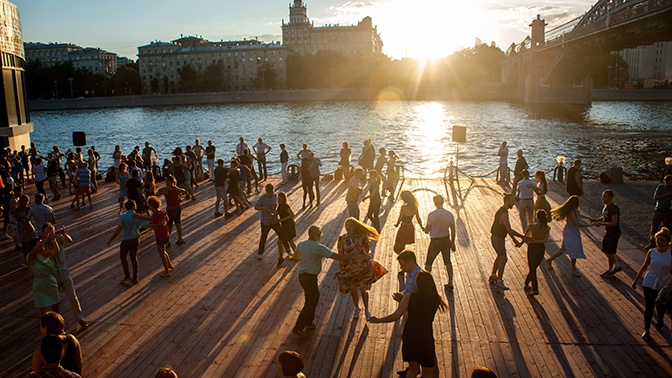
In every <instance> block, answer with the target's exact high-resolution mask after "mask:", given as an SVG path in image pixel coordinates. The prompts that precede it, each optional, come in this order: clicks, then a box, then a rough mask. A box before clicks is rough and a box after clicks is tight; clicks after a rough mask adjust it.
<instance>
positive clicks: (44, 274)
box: [26, 223, 72, 314]
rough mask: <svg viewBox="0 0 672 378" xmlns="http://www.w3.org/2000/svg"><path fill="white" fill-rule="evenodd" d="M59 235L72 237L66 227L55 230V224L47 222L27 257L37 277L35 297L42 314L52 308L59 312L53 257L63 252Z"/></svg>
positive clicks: (34, 285)
mask: <svg viewBox="0 0 672 378" xmlns="http://www.w3.org/2000/svg"><path fill="white" fill-rule="evenodd" d="M58 235H63V236H64V237H68V238H69V237H70V236H68V235H67V232H66V229H65V227H63V228H61V229H60V230H58V231H54V226H52V225H51V223H45V227H44V233H43V234H42V239H41V240H40V241H39V242H38V243H37V245H36V246H35V248H33V249H32V250H31V251H30V253H29V254H28V257H26V261H27V262H28V266H30V269H31V270H32V271H33V274H34V275H35V279H34V280H33V297H34V299H35V307H37V308H38V309H39V310H40V313H41V314H45V313H46V312H47V311H49V310H50V309H51V310H52V311H54V312H59V303H60V302H61V296H60V293H59V291H58V281H57V280H56V276H54V274H55V273H56V272H57V268H56V263H55V262H54V259H52V258H51V257H52V256H56V255H58V254H59V253H60V252H61V244H59V242H58V239H57V238H56V237H57V236H58ZM70 241H72V239H70Z"/></svg>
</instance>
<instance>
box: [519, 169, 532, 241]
mask: <svg viewBox="0 0 672 378" xmlns="http://www.w3.org/2000/svg"><path fill="white" fill-rule="evenodd" d="M521 175H522V176H523V179H522V180H520V181H519V182H518V187H517V188H516V197H518V198H519V199H520V204H519V205H518V212H519V213H520V224H521V225H522V226H523V233H524V232H525V230H527V222H528V219H529V222H530V223H532V222H534V190H535V189H536V188H537V186H536V185H534V183H533V182H532V180H530V172H529V171H528V170H527V169H524V170H523V172H521Z"/></svg>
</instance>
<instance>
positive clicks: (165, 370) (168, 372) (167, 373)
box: [154, 367, 177, 378]
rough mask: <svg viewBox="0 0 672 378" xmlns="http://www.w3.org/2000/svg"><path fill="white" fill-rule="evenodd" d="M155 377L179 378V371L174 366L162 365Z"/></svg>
mask: <svg viewBox="0 0 672 378" xmlns="http://www.w3.org/2000/svg"><path fill="white" fill-rule="evenodd" d="M154 378H177V372H175V370H173V368H170V367H162V368H160V369H159V370H158V371H157V372H156V374H155V375H154Z"/></svg>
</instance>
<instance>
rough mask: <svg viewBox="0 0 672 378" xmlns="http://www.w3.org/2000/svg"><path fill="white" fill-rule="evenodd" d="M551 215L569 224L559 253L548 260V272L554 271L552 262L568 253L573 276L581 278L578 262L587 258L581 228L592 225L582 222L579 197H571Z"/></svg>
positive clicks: (564, 232)
mask: <svg viewBox="0 0 672 378" xmlns="http://www.w3.org/2000/svg"><path fill="white" fill-rule="evenodd" d="M551 214H552V215H553V218H554V219H555V220H558V221H561V220H565V221H566V222H567V224H565V228H564V229H563V230H562V246H561V247H560V249H559V250H558V252H556V253H555V254H554V255H553V256H551V257H550V258H549V259H548V260H546V264H547V267H548V270H553V265H552V262H553V260H554V259H555V258H557V257H559V256H560V255H562V254H563V253H566V254H567V256H569V258H570V259H571V261H572V275H573V276H574V277H581V273H579V271H578V270H577V269H576V260H577V259H585V258H586V254H585V253H583V244H582V242H581V227H590V226H592V224H590V223H584V222H582V221H581V214H579V196H571V197H569V198H568V199H567V201H565V203H563V204H562V205H560V206H559V207H557V208H555V209H553V210H551Z"/></svg>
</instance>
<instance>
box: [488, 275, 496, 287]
mask: <svg viewBox="0 0 672 378" xmlns="http://www.w3.org/2000/svg"><path fill="white" fill-rule="evenodd" d="M488 282H490V284H491V285H494V284H496V283H497V276H496V275H494V274H493V275H492V276H490V278H488Z"/></svg>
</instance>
